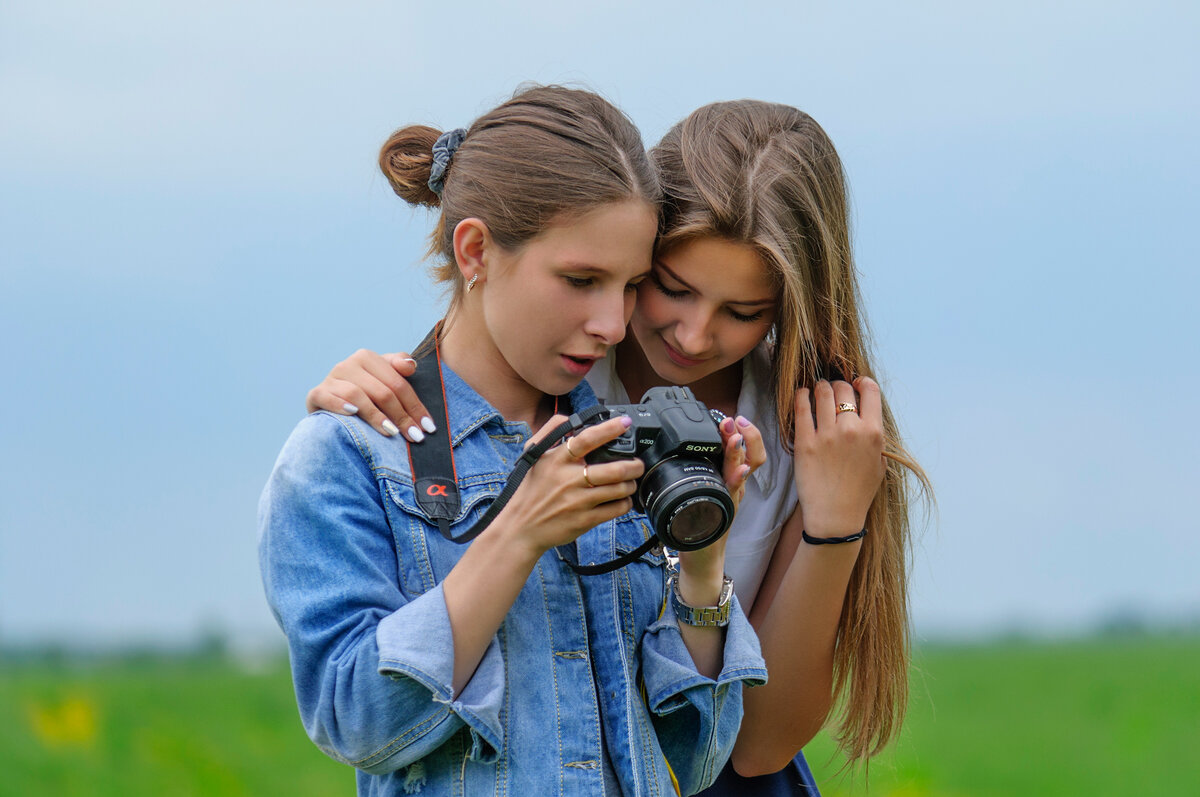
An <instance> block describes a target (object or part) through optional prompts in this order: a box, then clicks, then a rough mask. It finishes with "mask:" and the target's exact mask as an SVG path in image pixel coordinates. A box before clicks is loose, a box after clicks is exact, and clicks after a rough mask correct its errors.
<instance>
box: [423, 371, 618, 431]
mask: <svg viewBox="0 0 1200 797" xmlns="http://www.w3.org/2000/svg"><path fill="white" fill-rule="evenodd" d="M441 366H442V385H443V387H444V389H445V392H446V404H447V413H448V414H449V419H448V420H449V422H450V440H451V446H452V447H454V448H457V447H459V445H461V443H462V441H463V440H464V439H465V438H466V437H467V436H468V435H470V434H471V433H472V432H474V431H475V430H476V429H478V428H479V427H480V426H484V425H495V426H498V427H500V430H501V431H502V432H503V433H507V434H517V435H520V436H521V437H522V438H528V437H529V436H530V435H532V434H533V432H534V431H536V430H533V429H530V428H529V425H528V424H526V423H525V422H523V421H508V420H506V419H505V418H504V416H503V415H501V414H500V411H499V410H497V409H496V408H495V407H493V406H492V405H491V404H489V403H488V402H487V399H485V398H484V397H483V396H481V395H479V393H478V392H476V390H475V388H473V387H471V386H470V385H468V384H467V383H466V382H465V381H464V380H463V378H462V377H460V376H459V375H458V374H456V373H454V369H452V368H451V367H450V366H448V365H446V363H444V362H443V363H442V364H441ZM595 403H596V394H595V393H593V392H592V388H591V387H590V386H589V385H588V383H587V382H586V381H580V383H579V384H578V385H576V386H575V389H574V390H572V391H571V392H570V393H567V394H566V395H564V396H559V397H558V411H559V413H561V414H563V415H569V414H570V413H571V411H572V408H574V407H590V406H591V405H593V404H595Z"/></svg>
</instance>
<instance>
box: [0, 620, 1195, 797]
mask: <svg viewBox="0 0 1200 797" xmlns="http://www.w3.org/2000/svg"><path fill="white" fill-rule="evenodd" d="M69 662H70V659H69V658H63V659H59V660H57V661H56V662H54V663H47V662H45V661H42V662H34V661H22V662H16V661H13V660H11V659H10V660H0V795H5V796H7V795H14V797H15V796H16V795H21V797H33V796H34V795H59V796H65V795H97V797H101V796H105V795H122V797H127V796H128V795H156V796H159V795H161V796H163V797H167V796H169V795H214V796H217V797H222V796H224V795H253V796H254V797H259V796H262V797H270V796H273V795H288V797H305V796H306V795H337V794H347V795H348V794H353V793H354V783H353V775H352V773H351V771H350V770H349V769H347V768H346V767H343V766H341V765H339V764H335V763H333V762H332V761H329V760H328V759H326V758H324V757H323V756H322V755H321V754H320V753H319V752H317V750H316V749H315V748H314V747H312V745H311V744H310V743H309V742H308V740H307V739H306V738H305V737H304V734H303V731H302V730H301V728H300V723H299V720H298V718H297V715H296V709H295V704H294V702H293V699H292V693H291V686H290V681H289V678H288V675H287V672H286V668H285V667H284V665H283V664H282V663H281V662H279V663H274V664H272V665H271V666H269V667H266V668H262V669H259V670H257V671H250V670H247V669H246V668H245V667H237V666H234V665H232V664H229V663H225V662H223V661H221V660H217V659H209V660H185V659H176V660H172V659H162V658H154V657H147V658H145V659H143V660H141V661H131V660H121V661H109V662H107V663H104V662H90V663H87V664H80V663H78V662H75V663H69ZM1197 750H1200V638H1198V637H1194V636H1187V637H1129V638H1103V639H1095V640H1085V641H1076V642H1070V643H1057V644H1048V643H1027V642H1005V643H995V644H988V645H970V646H948V645H925V646H923V647H922V648H921V649H920V650H919V651H918V653H917V656H916V660H915V662H914V675H913V694H912V704H911V708H910V711H909V716H908V721H907V722H906V724H905V728H904V731H903V733H902V735H901V737H900V739H899V741H898V742H897V743H896V744H895V745H893V746H892V748H891V749H889V750H888V751H887V752H886V753H884V754H883V755H881V756H880V757H879V758H877V759H876V760H875V761H874V762H873V763H872V765H871V768H870V772H869V780H867V779H864V776H863V774H862V773H861V772H858V773H851V774H849V775H842V776H840V777H839V776H837V774H836V773H837V771H838V770H839V769H840V768H841V762H840V761H839V760H837V759H836V758H832V757H831V755H832V754H831V751H832V746H831V744H830V742H829V740H828V739H827V738H824V737H820V738H818V739H817V740H816V741H814V742H813V744H812V745H810V747H809V749H808V750H807V751H806V752H807V753H808V755H809V758H810V760H811V762H812V764H813V767H814V769H815V770H816V771H817V773H818V778H819V780H820V783H821V787H822V792H823V793H824V794H825V795H826V797H836V795H859V794H872V795H906V797H907V796H915V795H939V796H946V797H951V796H953V797H965V796H975V795H978V796H979V797H984V796H985V795H1004V796H1005V797H1009V796H1010V795H1038V796H1039V797H1040V796H1042V795H1089V796H1091V795H1131V794H1166V795H1174V794H1182V795H1190V794H1200V754H1198V753H1197Z"/></svg>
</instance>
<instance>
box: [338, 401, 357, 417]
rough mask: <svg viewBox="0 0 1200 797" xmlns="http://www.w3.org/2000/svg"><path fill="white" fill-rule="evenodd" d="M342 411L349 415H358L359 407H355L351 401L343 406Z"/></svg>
mask: <svg viewBox="0 0 1200 797" xmlns="http://www.w3.org/2000/svg"><path fill="white" fill-rule="evenodd" d="M342 409H343V410H345V411H346V414H347V415H358V407H356V406H354V405H353V404H351V403H350V402H349V401H347V402H346V403H345V404H343V405H342Z"/></svg>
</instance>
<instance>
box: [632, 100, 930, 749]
mask: <svg viewBox="0 0 1200 797" xmlns="http://www.w3.org/2000/svg"><path fill="white" fill-rule="evenodd" d="M650 155H651V159H652V160H653V161H654V163H655V166H656V167H657V169H658V173H659V179H660V180H661V182H662V186H663V192H664V200H663V214H662V217H661V219H662V221H661V227H660V230H659V232H660V235H659V241H658V247H659V250H660V251H669V250H670V249H671V248H673V247H675V246H678V245H680V244H682V243H684V242H686V241H690V240H694V239H696V238H700V237H709V236H715V237H718V238H722V239H725V240H728V241H732V242H736V243H741V244H745V245H749V246H752V247H754V248H755V249H756V250H757V251H758V253H759V255H760V257H761V258H762V261H763V262H764V263H765V264H766V265H767V267H768V268H769V269H770V270H771V274H772V278H773V280H774V282H775V286H776V288H777V291H778V294H779V296H780V303H779V308H778V312H777V314H776V322H775V326H774V329H773V334H774V337H775V347H774V356H773V360H772V367H771V371H772V394H773V398H774V403H775V409H776V413H777V419H778V422H779V429H780V431H781V434H782V436H783V444H784V446H785V448H786V449H787V450H788V451H789V452H790V451H791V450H792V441H791V437H790V430H791V429H792V428H793V424H794V421H795V408H794V405H793V396H794V395H795V392H796V390H797V389H798V388H801V387H809V388H811V387H812V386H813V385H814V384H815V383H816V382H817V381H818V380H820V379H846V380H852V379H854V378H855V377H857V376H860V375H867V376H872V377H874V372H873V370H872V368H871V363H870V351H869V350H870V340H869V332H868V329H867V326H866V323H865V319H863V318H862V316H861V315H860V314H859V310H858V308H859V304H860V297H859V289H858V281H857V278H856V276H855V268H854V259H853V256H852V253H851V247H850V223H849V213H848V204H849V202H848V198H847V194H846V180H845V175H844V172H843V169H842V163H841V159H840V158H839V157H838V154H837V151H836V150H835V149H834V146H833V142H832V141H830V139H829V137H828V136H827V135H826V134H825V131H824V130H823V129H821V126H820V125H818V124H817V123H816V121H814V120H813V118H812V117H810V116H809V115H808V114H806V113H804V112H803V111H799V110H797V109H795V108H792V107H790V106H787V105H778V104H773V103H765V102H757V101H752V100H740V101H735V102H720V103H714V104H712V105H706V106H704V107H703V108H700V109H698V110H696V111H695V112H693V113H692V114H690V115H689V116H688V117H687V118H686V119H684V120H683V121H682V122H680V123H679V124H678V125H676V126H675V127H674V128H672V129H671V130H670V131H669V132H668V133H667V135H666V136H665V137H664V138H663V140H662V141H661V142H660V143H659V144H658V145H657V146H656V147H655V148H654V149H653V150H651V153H650ZM883 417H884V430H885V435H886V442H885V450H884V456H885V457H886V458H887V460H888V463H887V469H886V474H885V476H884V481H883V485H882V487H881V489H880V490H879V492H878V493H877V494H876V496H875V499H874V501H873V502H872V504H871V508H870V511H869V513H868V515H867V528H868V529H869V530H870V533H869V534H868V535H867V537H866V539H865V540H864V541H863V548H862V552H861V553H860V555H859V558H858V562H857V563H856V565H855V567H854V572H853V573H852V575H851V577H850V583H849V586H848V588H847V598H846V601H845V603H844V606H843V609H842V615H841V618H840V620H839V624H838V634H837V643H836V648H835V653H834V700H835V705H836V707H837V708H836V709H835V712H836V717H837V722H836V729H835V730H834V737H835V738H836V740H837V743H838V745H839V747H840V748H841V749H842V751H843V753H844V754H845V755H846V757H847V758H848V759H849V760H850V761H851V762H858V761H863V760H865V759H867V758H870V757H871V756H873V755H875V754H876V753H878V752H879V751H880V750H881V749H883V747H885V746H886V745H887V743H888V742H889V741H890V740H891V739H892V738H893V737H894V736H895V734H896V733H897V732H898V731H899V729H900V725H901V723H902V722H903V718H904V713H905V710H906V708H907V703H908V664H909V653H910V631H909V622H908V563H909V558H910V553H911V543H910V528H909V526H910V520H909V503H910V498H911V497H912V493H913V491H914V487H915V485H913V481H914V480H915V481H916V482H917V484H919V485H920V487H921V488H923V490H924V494H925V495H926V496H928V497H931V496H932V490H931V488H930V485H929V480H928V478H927V477H926V475H925V473H924V471H923V470H922V469H921V467H920V466H919V465H918V464H917V463H916V462H915V461H914V460H913V458H912V457H911V456H910V455H909V454H908V453H907V452H906V451H905V449H904V446H903V442H902V440H901V438H900V433H899V430H898V427H897V425H896V421H895V418H894V417H893V416H892V413H891V410H890V409H889V408H888V405H887V403H886V400H885V402H884V407H883Z"/></svg>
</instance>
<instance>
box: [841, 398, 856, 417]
mask: <svg viewBox="0 0 1200 797" xmlns="http://www.w3.org/2000/svg"><path fill="white" fill-rule="evenodd" d="M843 412H858V407H856V406H854V405H853V404H850V403H849V402H845V401H843V402H842V403H841V404H839V405H838V406H837V414H838V415H841V414H842V413H843Z"/></svg>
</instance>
